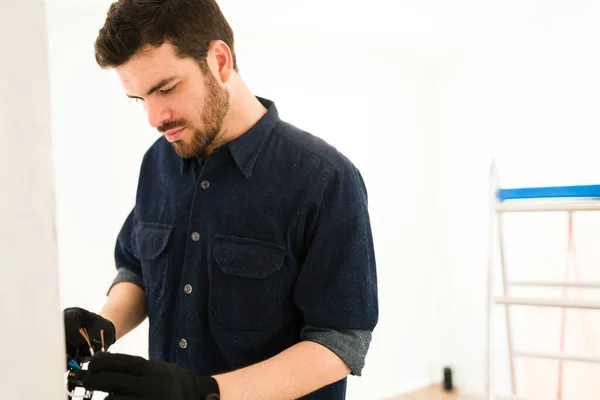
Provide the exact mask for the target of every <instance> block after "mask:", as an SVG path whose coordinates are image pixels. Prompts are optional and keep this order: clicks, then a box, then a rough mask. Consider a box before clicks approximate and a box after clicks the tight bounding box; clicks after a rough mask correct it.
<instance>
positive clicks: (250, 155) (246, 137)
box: [181, 96, 279, 178]
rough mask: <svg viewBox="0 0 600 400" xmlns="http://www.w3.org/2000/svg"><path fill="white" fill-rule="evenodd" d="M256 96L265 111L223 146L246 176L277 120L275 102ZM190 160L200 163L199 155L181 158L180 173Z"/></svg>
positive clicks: (185, 168)
mask: <svg viewBox="0 0 600 400" xmlns="http://www.w3.org/2000/svg"><path fill="white" fill-rule="evenodd" d="M256 98H257V99H258V101H260V103H261V104H262V105H263V106H264V107H265V108H266V109H267V112H266V113H265V114H264V115H263V116H262V117H261V118H260V119H259V120H258V121H257V122H256V124H254V126H252V127H251V128H250V129H249V130H247V131H246V133H244V134H243V135H241V136H239V137H238V138H236V139H234V140H232V141H230V142H229V143H227V144H226V145H225V146H223V147H227V148H228V149H229V152H230V153H231V157H232V158H233V160H234V161H235V163H236V164H237V166H238V168H239V169H240V171H241V172H242V174H244V176H245V177H246V178H250V177H251V176H252V170H253V169H254V164H255V163H256V159H257V158H258V155H259V153H260V150H261V148H262V145H263V143H264V142H265V139H266V138H267V136H269V134H270V133H271V130H272V129H273V127H274V126H275V124H276V123H277V122H278V121H279V112H278V111H277V107H276V106H275V103H274V102H273V101H271V100H267V99H265V98H262V97H259V96H256ZM192 162H198V163H202V160H201V159H200V156H198V157H194V158H190V159H183V158H182V159H181V173H182V174H184V173H186V171H187V170H188V168H189V167H190V163H192Z"/></svg>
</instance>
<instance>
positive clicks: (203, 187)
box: [200, 181, 210, 189]
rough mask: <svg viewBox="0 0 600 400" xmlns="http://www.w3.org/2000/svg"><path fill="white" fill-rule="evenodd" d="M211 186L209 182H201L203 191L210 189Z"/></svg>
mask: <svg viewBox="0 0 600 400" xmlns="http://www.w3.org/2000/svg"><path fill="white" fill-rule="evenodd" d="M209 186H210V183H208V181H202V182H200V187H201V188H202V189H208V187H209Z"/></svg>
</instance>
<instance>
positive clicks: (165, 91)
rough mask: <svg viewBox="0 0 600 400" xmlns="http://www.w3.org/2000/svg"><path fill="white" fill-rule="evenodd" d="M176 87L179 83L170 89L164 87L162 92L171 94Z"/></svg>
mask: <svg viewBox="0 0 600 400" xmlns="http://www.w3.org/2000/svg"><path fill="white" fill-rule="evenodd" d="M176 87H177V85H174V86H171V87H170V88H169V89H164V90H161V91H160V92H161V93H163V94H169V93H171V92H172V91H173V90H175V88H176Z"/></svg>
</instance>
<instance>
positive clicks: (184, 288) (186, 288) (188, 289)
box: [183, 284, 192, 294]
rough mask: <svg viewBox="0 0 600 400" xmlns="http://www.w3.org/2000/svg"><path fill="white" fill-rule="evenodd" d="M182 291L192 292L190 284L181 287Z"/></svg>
mask: <svg viewBox="0 0 600 400" xmlns="http://www.w3.org/2000/svg"><path fill="white" fill-rule="evenodd" d="M183 291H184V292H185V294H190V293H192V285H190V284H187V285H185V286H184V287H183Z"/></svg>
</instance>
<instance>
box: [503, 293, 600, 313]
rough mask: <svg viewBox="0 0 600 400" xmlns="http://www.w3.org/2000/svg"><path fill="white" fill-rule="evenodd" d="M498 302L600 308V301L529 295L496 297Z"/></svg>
mask: <svg viewBox="0 0 600 400" xmlns="http://www.w3.org/2000/svg"><path fill="white" fill-rule="evenodd" d="M495 302H496V303H497V304H514V305H521V306H540V307H566V308H585V309H591V310H600V301H586V300H563V299H540V298H527V297H511V296H508V297H506V296H499V297H496V298H495Z"/></svg>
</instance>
